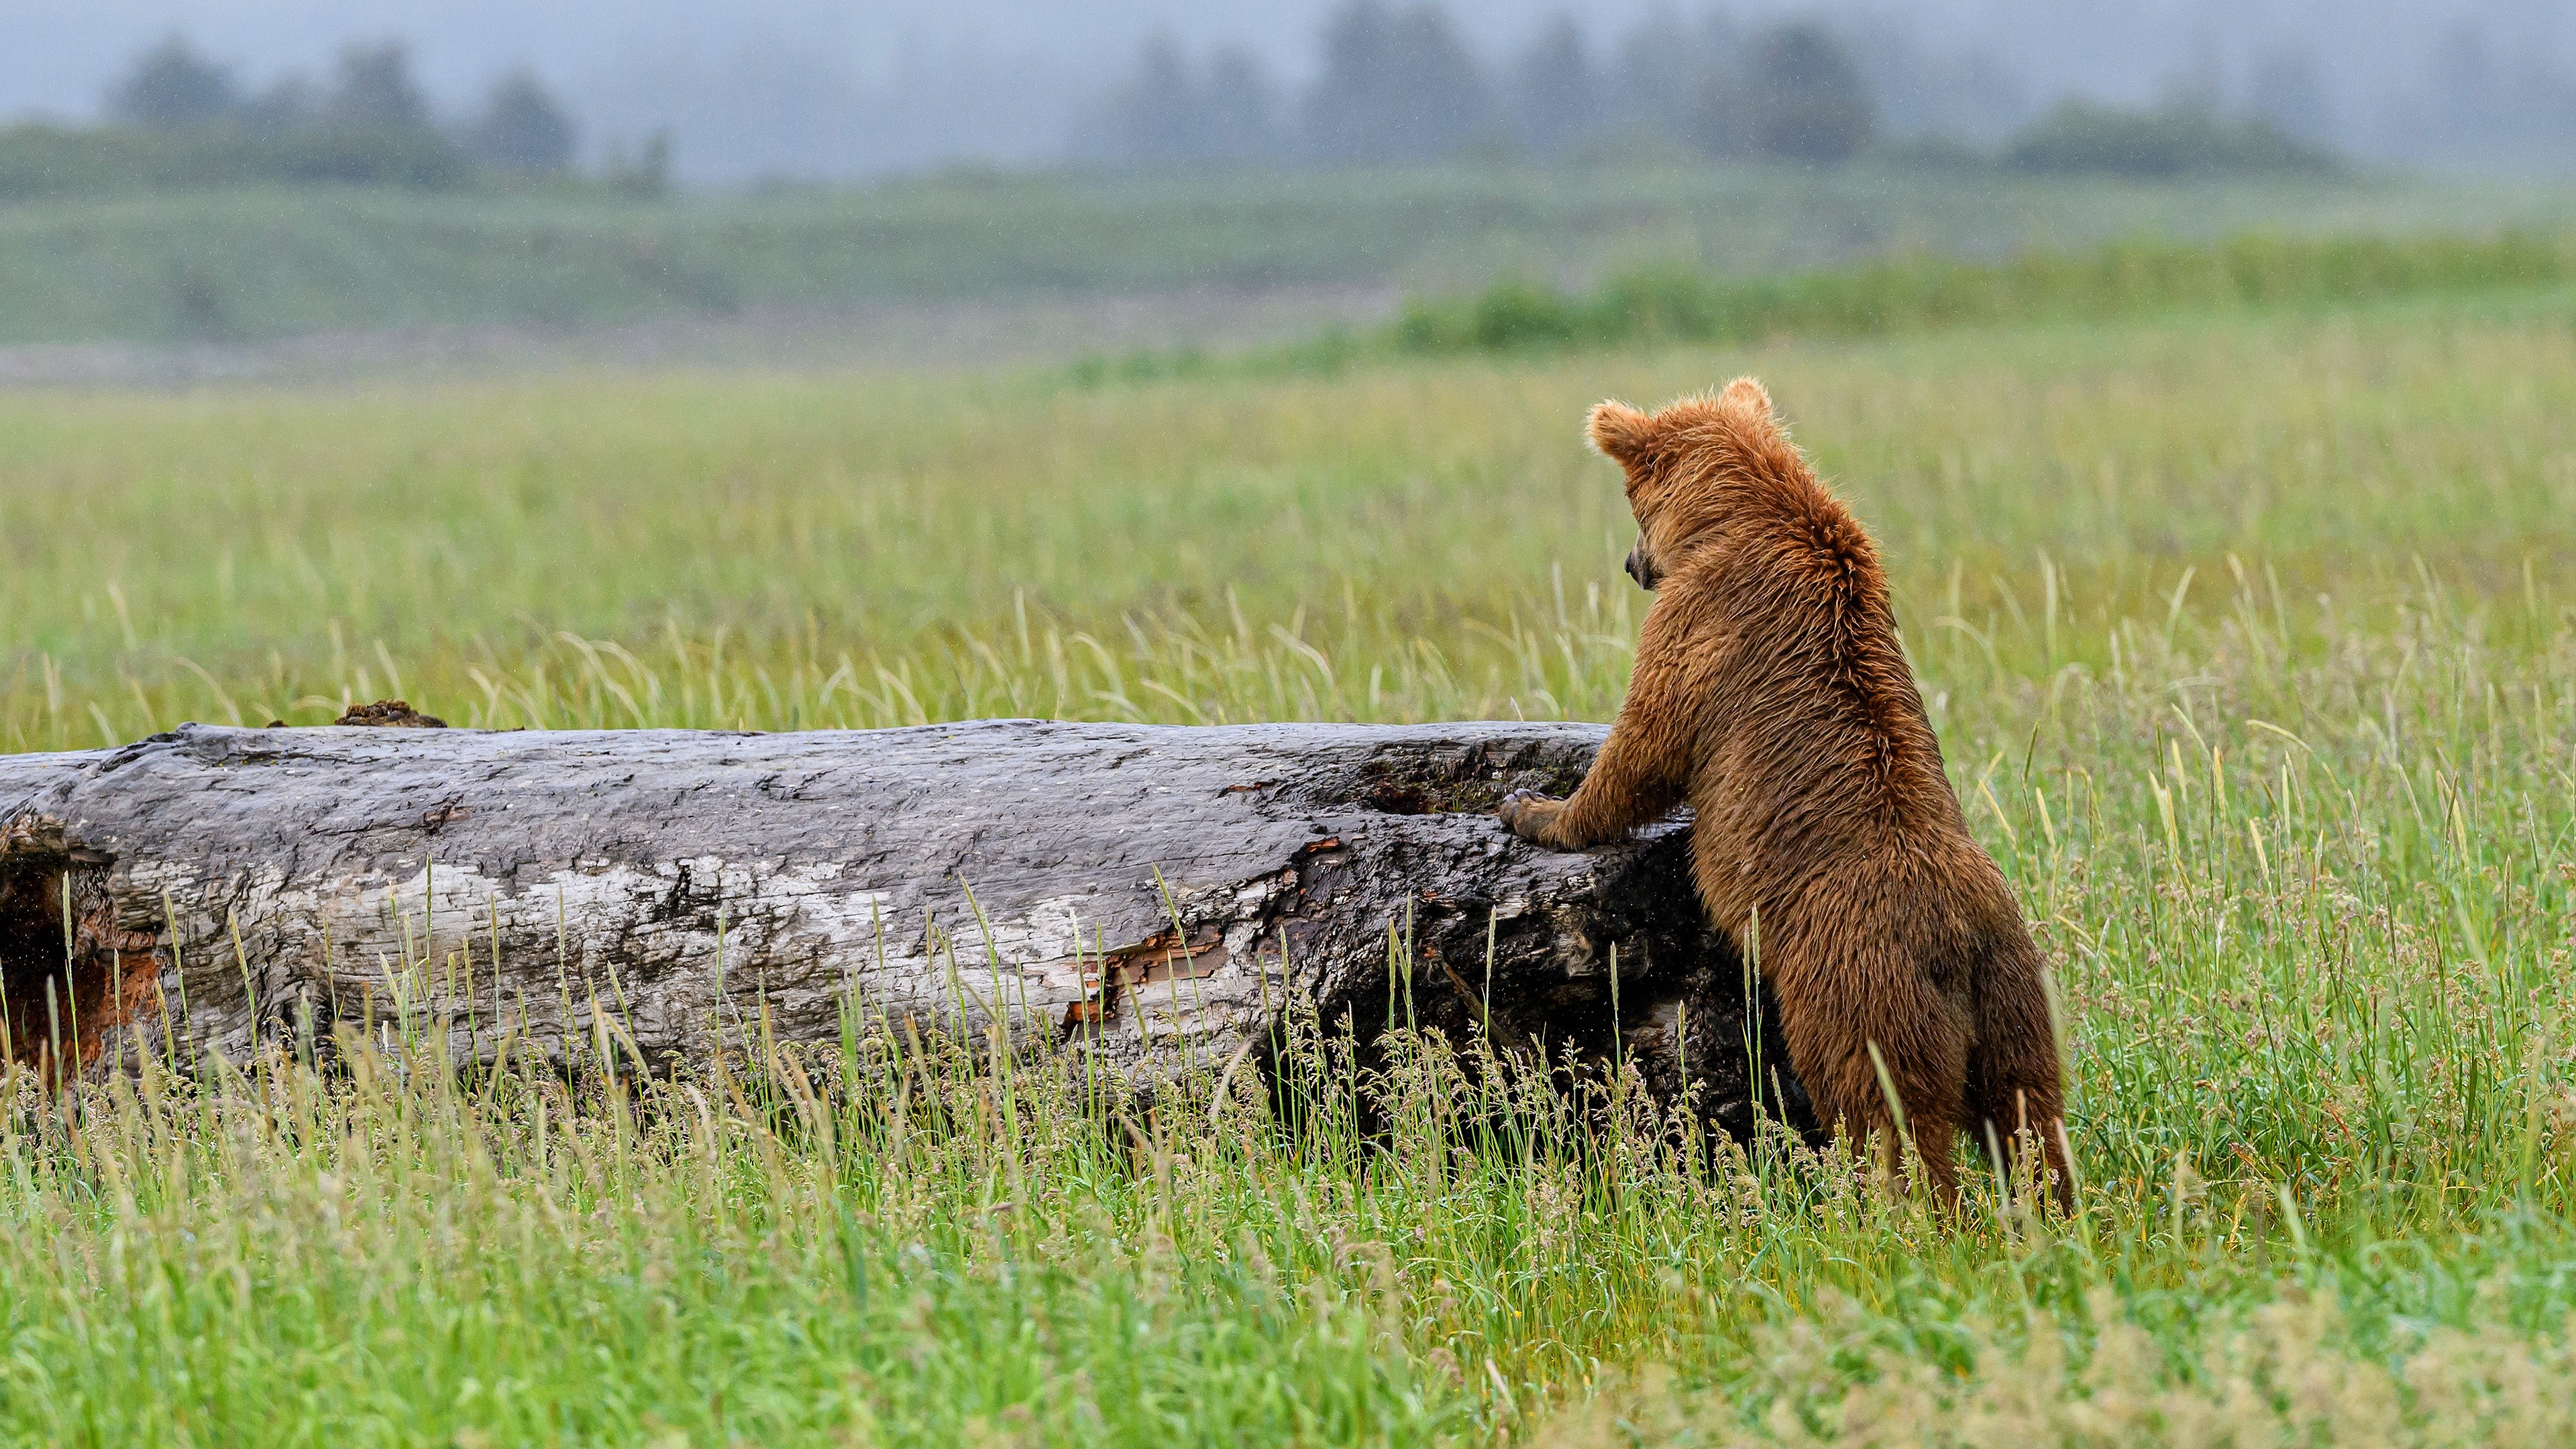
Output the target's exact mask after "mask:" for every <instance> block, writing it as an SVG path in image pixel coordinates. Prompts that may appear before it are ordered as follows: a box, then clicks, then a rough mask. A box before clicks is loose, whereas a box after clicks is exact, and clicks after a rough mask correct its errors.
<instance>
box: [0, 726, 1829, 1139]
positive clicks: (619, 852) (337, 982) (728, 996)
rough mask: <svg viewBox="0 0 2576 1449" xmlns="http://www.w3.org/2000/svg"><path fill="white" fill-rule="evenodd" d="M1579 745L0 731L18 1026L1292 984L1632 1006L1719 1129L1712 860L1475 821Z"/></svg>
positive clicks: (1117, 733) (664, 1055)
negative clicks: (1693, 884)
mask: <svg viewBox="0 0 2576 1449" xmlns="http://www.w3.org/2000/svg"><path fill="white" fill-rule="evenodd" d="M1602 737H1603V731H1602V730H1601V729H1600V728H1599V727H1597V726H1588V725H1573V724H1450V725H1425V726H1413V727H1371V726H1347V725H1307V724H1278V725H1249V726H1239V727H1225V728H1211V729H1180V728H1159V727H1145V726H1124V725H1083V724H1057V723H1044V722H1035V721H986V722H976V723H967V724H956V725H933V726H927V727H923V728H915V729H897V730H875V731H859V732H818V733H806V734H767V735H764V734H726V733H704V732H692V731H671V730H633V731H612V732H567V733H551V732H483V731H469V730H374V729H344V728H319V729H268V730H246V729H220V728H210V727H205V726H198V725H188V726H183V727H182V728H180V729H179V730H177V731H176V732H174V733H171V734H166V735H158V736H155V737H153V738H151V739H148V740H145V741H142V742H141V743H138V744H134V745H129V746H126V747H124V748H121V749H115V750H101V751H90V752H84V753H75V754H57V755H27V756H14V757H0V985H5V987H6V989H7V992H8V1001H7V1022H8V1027H9V1031H8V1042H7V1045H8V1046H9V1048H10V1050H11V1051H12V1052H13V1053H14V1054H15V1055H17V1056H18V1057H19V1058H20V1059H22V1060H29V1059H37V1060H45V1059H47V1057H46V1054H47V1053H49V1052H52V1051H53V1050H55V1044H56V1043H57V1042H58V1041H59V1042H61V1043H62V1046H61V1050H62V1051H63V1052H64V1053H65V1054H66V1056H68V1054H69V1053H70V1051H71V1046H70V1043H69V1041H68V1040H67V1038H68V1037H69V1036H70V1035H73V1034H77V1035H79V1037H80V1054H79V1060H80V1061H81V1062H83V1063H84V1064H85V1066H86V1067H87V1068H88V1069H89V1070H91V1071H93V1072H95V1071H100V1070H105V1069H106V1067H105V1066H104V1065H103V1063H105V1062H106V1061H107V1060H108V1059H110V1058H111V1057H130V1054H131V1053H132V1052H134V1051H136V1050H149V1051H152V1052H155V1053H167V1054H171V1055H173V1056H175V1057H176V1058H177V1059H178V1060H180V1061H181V1062H183V1063H184V1062H187V1061H191V1060H196V1059H199V1058H200V1057H201V1056H202V1055H203V1054H209V1053H211V1054H217V1055H221V1056H224V1057H226V1058H230V1059H233V1060H235V1061H240V1060H243V1059H245V1058H247V1057H248V1056H249V1055H250V1054H251V1052H252V1051H253V1049H254V1046H255V1044H256V1043H259V1042H266V1041H273V1040H276V1039H278V1038H281V1037H286V1038H304V1039H311V1040H315V1041H320V1042H327V1041H328V1040H329V1039H330V1038H331V1036H332V1034H333V1032H334V1029H335V1028H341V1029H355V1030H360V1031H365V1030H375V1031H386V1030H389V1029H390V1028H391V1026H392V1024H393V1023H394V1022H396V1021H398V1020H399V1021H401V1022H403V1023H405V1024H407V1025H410V1026H412V1027H413V1028H414V1029H420V1028H421V1027H423V1026H424V1025H428V1026H430V1027H431V1029H434V1030H436V1031H443V1032H444V1033H445V1034H446V1040H447V1043H448V1047H449V1050H450V1051H451V1053H452V1054H453V1055H454V1056H455V1057H456V1058H457V1059H458V1060H460V1061H464V1062H483V1061H489V1060H491V1059H493V1057H494V1056H495V1055H496V1054H497V1053H498V1052H500V1051H501V1050H503V1048H504V1042H505V1037H506V1038H508V1039H510V1040H513V1041H515V1042H517V1043H518V1045H517V1046H513V1047H511V1048H510V1049H511V1050H520V1049H524V1048H526V1047H530V1046H533V1047H534V1048H535V1049H537V1050H540V1051H549V1052H551V1051H558V1050H562V1049H563V1044H564V1043H565V1041H566V1039H567V1038H570V1039H573V1040H583V1039H589V1038H591V1037H592V1036H594V1034H596V1033H597V1032H599V1031H600V1030H602V1027H601V1026H600V1024H599V1020H600V1019H602V1018H604V1019H606V1020H609V1021H612V1022H613V1023H615V1028H616V1029H618V1030H622V1031H623V1032H624V1033H625V1034H627V1035H628V1036H631V1038H632V1041H633V1043H634V1048H635V1050H637V1051H640V1052H641V1054H642V1055H643V1056H644V1057H645V1058H646V1059H647V1060H648V1061H649V1062H650V1063H652V1064H653V1065H654V1066H655V1067H656V1069H657V1070H658V1069H661V1068H664V1067H667V1066H670V1065H673V1064H676V1063H681V1062H685V1061H688V1060H691V1059H695V1058H699V1057H702V1056H704V1055H705V1053H706V1052H708V1051H709V1050H711V1049H712V1048H713V1046H714V1044H715V1043H716V1042H717V1041H718V1040H719V1032H720V1031H721V1032H722V1033H725V1034H729V1035H734V1036H735V1039H737V1040H739V1039H740V1037H739V1033H740V1032H741V1031H742V1029H743V1024H745V1023H757V1022H760V1021H762V1020H763V1019H764V1018H763V1013H764V1012H765V1013H766V1018H765V1019H766V1022H767V1029H768V1030H769V1031H771V1032H772V1033H774V1034H775V1036H776V1037H777V1038H780V1039H784V1040H789V1041H805V1042H829V1041H835V1040H837V1039H838V1038H839V1036H840V1034H841V1032H842V1030H843V1028H844V1022H845V1020H847V1019H849V1018H850V1015H851V1014H852V1013H855V1014H856V1019H857V1020H859V1021H860V1022H862V1023H863V1024H865V1025H868V1026H874V1025H876V1024H878V1023H880V1022H883V1023H887V1024H891V1025H893V1026H895V1027H896V1028H897V1029H898V1030H900V1029H902V1028H903V1027H904V1025H905V1024H906V1023H907V1021H909V1023H910V1025H911V1027H912V1028H913V1029H916V1030H920V1031H923V1032H926V1033H933V1032H941V1031H954V1030H956V1029H958V1028H960V1027H962V1028H963V1029H964V1030H965V1031H966V1032H967V1033H969V1034H972V1035H974V1036H976V1037H978V1038H981V1037H982V1036H983V1035H984V1034H986V1032H987V1031H988V1024H989V1023H990V1021H991V1020H992V1019H993V1018H994V1017H995V1016H999V1017H1001V1018H1002V1019H1004V1020H1005V1021H1006V1022H1007V1023H1008V1026H1009V1029H1010V1031H1011V1032H1012V1033H1013V1034H1014V1035H1015V1036H1016V1037H1017V1038H1018V1039H1021V1040H1028V1039H1031V1038H1032V1037H1034V1036H1038V1035H1056V1036H1060V1037H1063V1038H1066V1039H1068V1040H1069V1041H1070V1042H1071V1043H1073V1045H1074V1049H1076V1050H1079V1051H1086V1052H1090V1053H1093V1054H1095V1057H1096V1061H1097V1064H1098V1065H1100V1066H1102V1067H1104V1068H1107V1069H1109V1070H1112V1071H1114V1072H1116V1073H1118V1074H1119V1075H1121V1076H1122V1077H1123V1078H1125V1079H1127V1080H1129V1081H1132V1082H1135V1083H1137V1084H1138V1085H1139V1086H1141V1087H1145V1088H1148V1089H1150V1088H1152V1087H1153V1086H1154V1085H1155V1084H1156V1083H1157V1082H1163V1081H1168V1080H1170V1078H1171V1077H1172V1075H1173V1074H1174V1073H1175V1072H1179V1071H1185V1070H1189V1069H1191V1068H1192V1067H1193V1065H1197V1066H1205V1065H1207V1064H1223V1063H1233V1062H1238V1061H1241V1060H1244V1059H1247V1058H1250V1057H1256V1056H1258V1055H1259V1054H1260V1053H1261V1052H1262V1049H1263V1044H1264V1043H1266V1042H1269V1041H1272V1040H1275V1039H1276V1036H1275V1034H1276V1033H1277V1032H1278V1031H1279V1030H1280V1029H1281V1028H1282V1025H1283V1013H1285V1012H1286V1011H1288V1010H1289V1009H1290V1008H1291V1005H1292V1003H1296V1004H1304V1005H1311V1007H1312V1009H1314V1010H1315V1011H1316V1012H1318V1013H1319V1014H1320V1016H1321V1017H1322V1019H1323V1020H1325V1021H1326V1022H1328V1023H1335V1022H1339V1021H1342V1020H1345V1019H1347V1020H1348V1021H1350V1022H1351V1023H1352V1024H1353V1025H1354V1026H1355V1027H1356V1028H1358V1029H1359V1030H1360V1031H1361V1032H1362V1033H1363V1034H1365V1033H1367V1032H1368V1031H1369V1030H1370V1029H1371V1028H1374V1027H1377V1026H1379V1025H1382V1024H1383V1022H1384V1021H1385V1020H1386V1019H1387V1018H1388V1017H1389V1016H1390V1015H1391V1014H1393V1015H1397V1016H1402V1015H1403V1014H1405V1013H1408V1012H1409V1013H1410V1014H1411V1015H1412V1017H1413V1019H1414V1020H1415V1021H1416V1022H1418V1023H1419V1024H1422V1025H1425V1026H1431V1027H1437V1028H1442V1029H1446V1030H1451V1031H1455V1032H1462V1033H1463V1032H1465V1031H1468V1030H1470V1029H1472V1028H1474V1027H1476V1026H1477V1025H1479V1024H1480V1023H1484V1024H1487V1025H1489V1028H1490V1030H1492V1031H1493V1032H1494V1033H1495V1035H1496V1036H1497V1037H1499V1038H1500V1039H1502V1040H1503V1041H1504V1042H1506V1043H1507V1044H1512V1045H1528V1044H1530V1043H1533V1042H1535V1043H1538V1044H1540V1045H1542V1046H1544V1047H1546V1048H1547V1049H1548V1050H1550V1051H1551V1052H1552V1053H1557V1054H1573V1055H1577V1056H1588V1057H1594V1058H1597V1057H1598V1056H1600V1055H1601V1054H1603V1053H1605V1052H1607V1051H1609V1050H1610V1049H1611V1047H1612V1045H1613V1041H1614V1032H1615V1033H1616V1034H1617V1036H1618V1038H1619V1039H1620V1040H1621V1042H1622V1044H1623V1046H1624V1049H1625V1050H1626V1051H1627V1052H1629V1053H1631V1054H1633V1055H1634V1057H1635V1058H1636V1060H1637V1061H1638V1062H1639V1064H1640V1066H1641V1067H1642V1068H1643V1069H1644V1070H1645V1072H1646V1074H1647V1075H1648V1077H1649V1078H1650V1079H1651V1080H1653V1081H1655V1083H1656V1085H1657V1086H1658V1087H1659V1089H1661V1090H1666V1091H1669V1090H1672V1089H1673V1088H1676V1087H1678V1086H1679V1085H1680V1081H1679V1079H1678V1075H1677V1073H1678V1070H1679V1068H1680V1066H1681V1064H1682V1063H1683V1062H1685V1061H1687V1063H1688V1068H1689V1074H1690V1076H1691V1077H1692V1078H1693V1079H1695V1080H1696V1081H1697V1083H1698V1085H1699V1087H1700V1088H1701V1091H1702V1094H1703V1107H1704V1109H1705V1110H1708V1111H1710V1112H1711V1113H1712V1115H1713V1116H1714V1117H1715V1118H1716V1119H1717V1120H1718V1121H1720V1122H1721V1123H1723V1124H1725V1125H1727V1126H1728V1127H1730V1128H1733V1129H1736V1130H1739V1131H1741V1130H1742V1129H1743V1128H1744V1127H1746V1126H1747V1125H1749V1121H1750V1114H1751V1110H1752V1105H1751V1098H1752V1094H1753V1086H1754V1082H1753V1077H1754V1075H1755V1072H1754V1068H1753V1063H1752V1056H1751V1054H1750V1053H1749V1051H1748V1043H1749V1042H1750V1041H1751V1040H1752V1038H1753V1037H1754V1036H1755V1035H1757V1032H1756V1031H1754V1030H1752V1028H1754V1027H1756V1026H1757V1024H1758V1022H1759V1009H1758V1008H1756V1014H1755V1015H1754V1016H1752V1017H1748V1005H1749V1004H1750V1003H1753V1002H1756V1001H1758V1000H1759V998H1758V996H1757V995H1756V994H1755V992H1754V991H1753V989H1752V986H1751V984H1750V977H1749V975H1748V973H1747V972H1746V971H1745V970H1744V968H1743V966H1742V964H1741V963H1740V961H1739V960H1738V958H1737V956H1736V954H1735V951H1734V949H1733V948H1732V946H1731V945H1730V944H1728V943H1727V942H1726V941H1725V940H1724V939H1723V938H1722V937H1720V936H1718V935H1717V934H1716V933H1714V932H1712V931H1711V930H1709V929H1708V927H1707V926H1706V925H1705V923H1704V920H1703V917H1702V914H1701V912H1700V909H1699V906H1698V903H1697V901H1696V900H1695V898H1694V897H1693V895H1692V892H1691V889H1690V883H1689V874H1688V867H1687V842H1688V830H1689V827H1688V824H1687V823H1686V822H1680V821H1676V822H1669V823H1666V824H1663V825H1660V826H1657V827H1655V828H1652V829H1650V830H1648V831H1646V832H1644V833H1643V834H1642V835H1641V836H1640V837H1639V838H1638V839H1637V840H1635V841H1633V842H1630V843H1627V844H1623V845H1619V846H1615V847H1610V848H1605V849H1600V850H1594V851H1589V852H1584V853H1580V854H1556V853H1552V852H1547V851H1542V850H1538V849H1536V848H1534V847H1532V846H1529V845H1527V844H1525V843H1523V842H1521V841H1519V840H1516V839H1514V838H1513V837H1512V836H1511V835H1510V833H1509V832H1508V831H1506V830H1505V829H1504V828H1503V827H1502V826H1501V825H1500V824H1499V823H1498V822H1497V821H1495V820H1494V819H1493V818H1492V817H1491V815H1490V813H1489V812H1490V811H1491V809H1492V808H1493V805H1494V803H1495V802H1496V801H1497V800H1499V799H1500V798H1501V797H1502V795H1503V794H1504V793H1506V792H1507V791H1509V790H1512V789H1514V788H1520V787H1533V788H1538V789H1541V790H1545V791H1548V792H1550V793H1563V792H1565V791H1566V790H1568V789H1570V788H1571V787H1572V786H1573V784H1574V783H1575V782H1576V781H1577V780H1579V779H1580V778H1581V776H1582V773H1583V770H1584V769H1585V767H1586V766H1587V765H1588V764H1589V763H1590V760H1591V758H1592V755H1593V753H1594V751H1595V750H1596V749H1597V748H1598V747H1599V745H1600V741H1601V739H1602ZM66 920H68V921H69V922H70V924H71V939H70V941H69V944H68V949H67V947H66V940H65V930H64V923H65V921H66ZM1614 959H1615V961H1616V963H1617V980H1616V984H1615V998H1616V1011H1615V1024H1614V1010H1613V1000H1614V984H1613V980H1612V974H1611V968H1612V963H1613V961H1614ZM67 966H68V975H67V976H66V971H67ZM49 979H52V980H53V981H54V983H55V984H57V985H60V986H62V987H63V988H64V989H63V996H64V998H65V999H64V1000H63V1001H62V1002H61V1003H59V1004H58V1005H57V1006H56V1007H55V1008H54V1015H52V1016H50V1017H49V1016H48V1015H47V1014H46V1007H45V1005H44V1004H43V1001H42V999H41V998H42V995H43V992H44V990H45V987H46V985H47V983H48V980H49ZM1685 1008H1686V1010H1685ZM595 1013H596V1016H595ZM1685 1020H1686V1021H1687V1029H1688V1035H1689V1038H1690V1039H1689V1041H1688V1042H1687V1043H1684V1042H1682V1041H1680V1040H1679V1039H1678V1036H1677V1033H1676V1027H1677V1026H1678V1025H1679V1024H1680V1023H1682V1022H1684V1021H1685ZM1771 1040H1772V1041H1773V1043H1774V1044H1775V1045H1774V1048H1773V1049H1772V1050H1771V1051H1770V1052H1769V1053H1767V1055H1768V1056H1770V1057H1772V1058H1774V1059H1776V1058H1778V1056H1779V1052H1778V1051H1777V1049H1776V1043H1777V1040H1778V1039H1777V1036H1776V1034H1775V1035H1773V1036H1772V1038H1771ZM1770 1074H1771V1068H1769V1067H1767V1066H1766V1068H1765V1069H1764V1070H1763V1072H1762V1073H1761V1075H1762V1076H1763V1078H1764V1083H1765V1085H1766V1086H1767V1085H1769V1079H1770ZM1782 1085H1783V1086H1784V1087H1786V1088H1787V1089H1788V1091H1789V1094H1790V1097H1791V1102H1790V1104H1789V1106H1790V1110H1792V1111H1797V1110H1802V1109H1803V1105H1804V1104H1803V1099H1802V1098H1800V1097H1799V1096H1798V1094H1797V1093H1796V1091H1795V1087H1794V1083H1789V1082H1786V1081H1785V1072H1784V1080H1783V1082H1782ZM1775 1105H1776V1104H1775Z"/></svg>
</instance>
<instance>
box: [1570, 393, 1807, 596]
mask: <svg viewBox="0 0 2576 1449" xmlns="http://www.w3.org/2000/svg"><path fill="white" fill-rule="evenodd" d="M1587 431H1588V432H1589V433H1590V435H1591V439H1592V446H1593V447H1594V448H1596V449H1598V450H1600V452H1601V454H1602V456H1604V457H1606V458H1609V459H1610V460H1611V461H1613V462H1615V463H1617V464H1618V465H1619V467H1620V469H1621V470H1622V471H1624V472H1625V473H1626V474H1627V475H1628V476H1627V482H1628V507H1629V509H1630V510H1631V511H1632V512H1634V513H1635V514H1636V515H1637V547H1636V548H1635V550H1634V551H1632V552H1631V553H1630V554H1629V555H1628V576H1629V577H1630V578H1633V579H1635V580H1636V581H1637V583H1638V584H1639V586H1640V587H1643V588H1646V589H1649V590H1651V589H1653V588H1654V587H1655V586H1656V585H1657V584H1660V583H1662V582H1663V579H1664V575H1665V574H1666V573H1667V572H1669V571H1670V569H1671V567H1672V564H1673V561H1674V559H1675V558H1676V556H1677V555H1678V554H1679V553H1680V551H1681V549H1682V548H1683V547H1684V546H1685V545H1686V544H1688V543H1689V542H1690V541H1691V539H1693V538H1695V537H1697V536H1698V535H1700V534H1701V533H1703V532H1705V531H1707V530H1708V529H1710V528H1712V527H1714V526H1716V525H1717V524H1718V523H1719V522H1721V521H1722V520H1723V517H1724V511H1725V499H1724V496H1723V491H1724V490H1723V487H1722V485H1723V484H1724V482H1725V480H1726V479H1727V478H1728V477H1730V476H1738V475H1740V474H1741V473H1742V472H1743V471H1744V470H1745V469H1746V468H1747V467H1748V466H1752V465H1755V464H1756V461H1757V455H1768V454H1771V453H1773V452H1774V451H1775V450H1779V449H1785V448H1787V447H1788V446H1789V443H1788V438H1787V435H1786V434H1784V433H1783V432H1782V431H1781V429H1780V424H1779V422H1778V420H1777V419H1775V418H1774V417H1773V416H1772V415H1771V395H1770V394H1769V393H1767V392H1764V391H1763V390H1762V384H1761V383H1759V382H1756V381H1754V380H1753V379H1752V378H1749V377H1739V378H1737V379H1736V380H1735V381H1733V382H1730V383H1728V384H1727V385H1726V389H1725V391H1723V392H1720V393H1718V394H1717V395H1716V396H1714V397H1708V396H1700V397H1686V398H1682V399H1680V400H1679V401H1676V402H1673V403H1669V404H1667V405H1666V406H1664V407H1663V408H1662V409H1661V410H1659V411H1657V412H1653V413H1645V412H1640V411H1638V410H1637V409H1635V408H1632V407H1630V406H1628V405H1627V404H1626V403H1623V402H1605V403H1601V404H1599V405H1597V406H1595V407H1594V408H1593V409H1592V417H1591V419H1590V422H1589V424H1588V428H1587Z"/></svg>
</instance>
